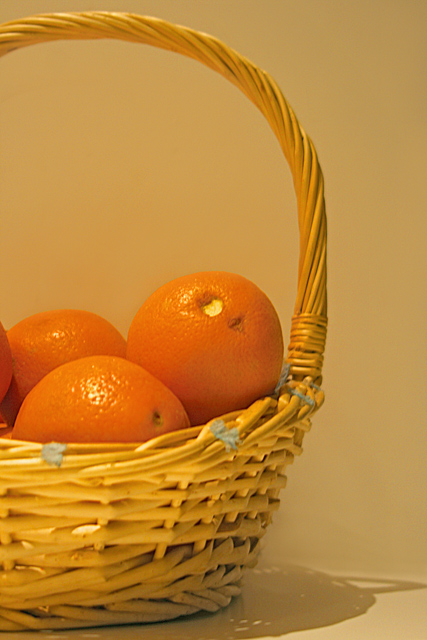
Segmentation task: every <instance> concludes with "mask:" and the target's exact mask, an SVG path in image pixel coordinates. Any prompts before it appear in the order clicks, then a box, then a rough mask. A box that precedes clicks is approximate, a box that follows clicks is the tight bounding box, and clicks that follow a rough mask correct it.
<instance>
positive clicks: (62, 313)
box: [0, 309, 126, 425]
mask: <svg viewBox="0 0 427 640" xmlns="http://www.w3.org/2000/svg"><path fill="white" fill-rule="evenodd" d="M7 337H8V340H9V344H10V348H11V350H12V357H13V377H12V382H11V384H10V387H9V390H8V392H7V394H6V396H5V398H4V400H3V402H2V403H1V405H0V411H1V414H2V416H3V419H4V420H5V422H7V424H9V425H13V423H14V421H15V418H16V415H17V413H18V411H19V407H20V406H21V404H22V401H23V400H24V398H25V396H26V395H27V394H28V393H29V391H30V390H31V389H32V388H33V387H34V386H35V385H36V384H37V382H39V381H40V380H41V379H42V378H43V377H44V376H45V375H46V374H47V373H49V372H50V371H52V369H55V368H56V367H58V366H60V365H61V364H65V363H66V362H70V361H71V360H76V359H77V358H83V357H86V356H91V355H111V356H120V357H125V355H126V340H125V339H124V337H123V336H122V335H121V334H120V333H119V331H118V330H117V329H116V328H115V327H114V326H113V325H112V324H111V323H110V322H108V321H107V320H105V319H104V318H102V317H101V316H99V315H97V314H96V313H91V312H90V311H81V310H75V309H58V310H55V311H44V312H42V313H36V314H35V315H32V316H29V317H28V318H25V319H24V320H21V321H20V322H18V323H17V324H15V326H13V327H12V328H11V329H9V331H8V332H7Z"/></svg>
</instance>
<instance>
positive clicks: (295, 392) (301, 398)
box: [290, 389, 315, 407]
mask: <svg viewBox="0 0 427 640" xmlns="http://www.w3.org/2000/svg"><path fill="white" fill-rule="evenodd" d="M290 392H291V394H292V395H293V396H297V397H298V398H300V400H303V401H304V402H306V403H307V404H309V405H310V407H314V404H315V403H314V400H312V399H311V398H310V397H309V396H305V395H304V394H303V393H301V392H300V391H297V390H296V389H291V390H290Z"/></svg>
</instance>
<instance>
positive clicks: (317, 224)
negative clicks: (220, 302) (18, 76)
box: [0, 11, 327, 384]
mask: <svg viewBox="0 0 427 640" xmlns="http://www.w3.org/2000/svg"><path fill="white" fill-rule="evenodd" d="M102 38H112V39H119V40H127V41H130V42H139V43H143V44H149V45H152V46H155V47H159V48H161V49H167V50H169V51H174V52H177V53H180V54H182V55H185V56H188V57H190V58H194V59H195V60H198V61H199V62H202V63H203V64H205V65H206V66H207V67H209V68H210V69H212V70H214V71H216V72H218V73H220V74H221V75H222V76H224V77H225V78H226V79H227V80H229V81H230V82H232V83H233V84H234V85H236V86H237V87H238V88H239V89H240V90H241V91H242V92H243V93H244V94H245V95H246V96H247V98H248V99H249V100H251V102H253V103H254V104H255V106H256V107H257V108H258V109H259V110H260V111H261V113H262V114H263V115H264V116H265V118H266V119H267V121H268V123H269V125H270V127H271V128H272V130H273V132H274V134H275V136H276V138H277V139H278V141H279V143H280V146H281V148H282V150H283V153H284V155H285V158H286V160H287V162H288V164H289V167H290V169H291V172H292V176H293V181H294V188H295V192H296V197H297V207H298V221H299V234H300V253H299V268H298V287H297V297H296V302H295V308H294V314H293V317H292V325H291V336H290V343H289V347H288V356H287V361H288V362H289V363H290V365H291V373H292V375H293V377H294V378H296V379H303V378H304V377H305V376H310V377H311V378H312V379H313V380H314V381H315V382H317V384H320V382H321V376H322V366H323V352H324V348H325V342H326V327H327V295H326V213H325V202H324V191H323V175H322V171H321V168H320V165H319V162H318V159H317V154H316V151H315V149H314V146H313V143H312V141H311V140H310V138H309V137H308V136H307V135H306V133H305V131H304V130H303V129H302V128H301V126H300V124H299V122H298V120H297V118H296V116H295V114H294V112H293V111H292V109H291V107H290V106H289V104H288V103H287V101H286V99H285V98H284V96H283V94H282V93H281V91H280V89H279V87H278V86H277V84H276V83H275V81H274V80H273V79H272V78H271V77H270V75H269V74H268V73H266V72H265V71H263V70H261V69H259V68H258V67H257V66H255V65H254V64H253V63H252V62H250V61H249V60H248V59H247V58H245V57H243V56H241V55H240V54H238V53H237V52H236V51H234V50H233V49H230V48H229V47H227V46H226V45H225V44H223V43H222V42H221V41H219V40H217V39H216V38H214V37H212V36H210V35H207V34H204V33H200V32H198V31H194V30H192V29H189V28H186V27H182V26H179V25H175V24H171V23H169V22H166V21H164V20H160V19H158V18H152V17H145V16H139V15H135V14H130V13H116V12H105V11H90V12H78V13H74V12H73V13H51V14H42V15H36V16H33V17H28V18H23V19H20V20H15V21H12V22H8V23H5V24H2V25H0V56H2V55H5V54H6V53H9V52H10V51H13V50H14V49H18V48H20V47H25V46H29V45H32V44H37V43H41V42H50V41H53V40H69V39H76V40H82V39H102Z"/></svg>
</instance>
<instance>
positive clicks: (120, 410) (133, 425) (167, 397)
mask: <svg viewBox="0 0 427 640" xmlns="http://www.w3.org/2000/svg"><path fill="white" fill-rule="evenodd" d="M186 427H189V420H188V416H187V414H186V412H185V410H184V407H183V406H182V404H181V402H180V401H179V400H178V398H176V396H175V395H174V394H173V393H172V392H171V391H170V390H169V389H167V388H166V387H165V385H164V384H163V383H162V382H160V381H159V380H157V379H156V378H155V377H154V376H152V375H151V374H150V373H148V371H145V370H144V369H143V368H142V367H140V366H139V365H137V364H135V363H133V362H130V361H129V360H126V359H125V358H118V357H114V356H89V357H86V358H80V359H79V360H74V361H72V362H68V363H66V364H63V365H61V366H60V367H57V368H56V369H54V370H53V371H51V372H50V373H48V374H47V375H46V376H45V377H44V378H43V379H42V380H40V382H39V383H38V384H37V385H36V386H35V387H34V388H33V389H32V390H31V391H30V392H29V393H28V395H27V396H26V398H25V400H24V402H23V403H22V406H21V408H20V410H19V413H18V416H17V418H16V421H15V426H14V428H13V431H12V438H14V439H18V440H29V441H33V442H43V443H46V442H51V441H55V442H64V443H67V442H145V441H146V440H149V439H151V438H154V437H156V436H159V435H162V434H164V433H167V432H169V431H174V430H176V429H184V428H186Z"/></svg>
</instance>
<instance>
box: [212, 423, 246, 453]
mask: <svg viewBox="0 0 427 640" xmlns="http://www.w3.org/2000/svg"><path fill="white" fill-rule="evenodd" d="M210 430H211V432H212V433H213V435H214V436H215V438H218V440H221V441H222V442H223V443H224V444H225V449H226V451H230V449H237V445H238V444H239V443H240V442H241V440H240V438H239V431H238V429H237V428H236V427H233V428H232V429H228V428H227V426H226V424H225V422H224V420H221V419H220V418H219V419H218V420H214V421H213V422H212V424H211V426H210Z"/></svg>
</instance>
